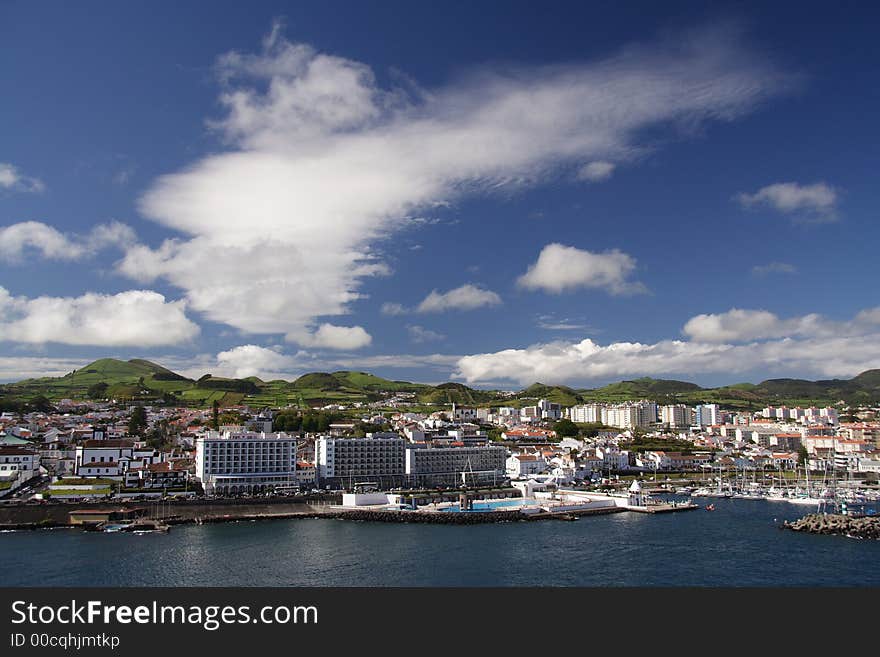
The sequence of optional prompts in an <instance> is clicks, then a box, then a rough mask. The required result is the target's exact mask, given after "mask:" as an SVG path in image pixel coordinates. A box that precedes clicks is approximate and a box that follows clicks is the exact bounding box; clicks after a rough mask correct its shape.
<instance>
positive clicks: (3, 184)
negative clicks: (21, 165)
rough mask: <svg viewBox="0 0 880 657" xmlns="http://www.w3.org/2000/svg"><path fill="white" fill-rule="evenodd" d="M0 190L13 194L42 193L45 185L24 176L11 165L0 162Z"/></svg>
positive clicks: (37, 179)
mask: <svg viewBox="0 0 880 657" xmlns="http://www.w3.org/2000/svg"><path fill="white" fill-rule="evenodd" d="M0 189H6V190H10V191H15V192H42V191H44V190H45V189H46V185H45V184H44V183H43V181H42V180H40V179H39V178H33V177H31V176H26V175H24V174H23V173H21V171H19V170H18V167H16V166H15V165H13V164H9V163H8V162H0Z"/></svg>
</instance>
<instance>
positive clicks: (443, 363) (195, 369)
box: [0, 344, 461, 380]
mask: <svg viewBox="0 0 880 657" xmlns="http://www.w3.org/2000/svg"><path fill="white" fill-rule="evenodd" d="M459 358H461V356H455V355H447V354H425V355H412V354H377V355H373V356H354V355H349V354H345V355H341V356H332V355H328V354H314V353H310V352H308V351H302V350H301V351H298V352H296V353H295V354H285V353H283V352H282V351H280V350H276V349H268V348H266V347H261V346H258V345H253V344H248V345H241V346H238V347H235V348H233V349H229V350H227V351H223V352H220V353H219V354H217V357H216V358H215V359H213V360H212V359H210V358H208V357H199V358H197V359H196V360H194V361H193V362H192V363H190V364H186V363H183V362H178V363H177V364H176V365H175V367H174V368H173V369H174V371H176V372H182V373H185V374H186V375H187V376H190V377H193V378H198V377H199V376H201V375H202V374H204V373H205V372H208V371H210V372H213V373H215V374H218V375H220V376H234V377H248V376H258V377H260V378H261V379H264V380H269V379H287V380H292V379H295V378H296V377H297V376H300V375H301V374H303V373H305V372H328V371H335V370H340V369H345V370H352V369H359V370H360V369H363V370H368V371H374V370H377V369H387V368H393V369H401V368H403V369H410V368H412V369H431V370H439V371H440V372H442V373H443V374H439V375H438V376H439V378H443V377H444V376H445V373H446V372H448V371H449V368H450V367H452V366H453V365H454V364H455V362H456V361H457V360H458V359H459ZM160 362H162V363H165V362H166V361H162V360H160ZM169 362H173V361H169ZM0 365H2V362H0ZM169 366H170V365H169Z"/></svg>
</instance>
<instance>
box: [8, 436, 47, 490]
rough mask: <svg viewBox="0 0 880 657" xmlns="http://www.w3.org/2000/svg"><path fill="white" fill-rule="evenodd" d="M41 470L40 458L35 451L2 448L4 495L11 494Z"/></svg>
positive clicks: (22, 448) (20, 448) (21, 448)
mask: <svg viewBox="0 0 880 657" xmlns="http://www.w3.org/2000/svg"><path fill="white" fill-rule="evenodd" d="M39 469H40V456H39V454H37V453H36V452H34V451H33V450H31V449H27V448H24V447H0V483H3V484H4V486H3V491H2V492H3V493H7V492H11V491H12V490H13V489H15V488H17V487H18V486H20V485H21V484H23V483H25V482H26V481H27V480H29V479H31V478H32V477H35V476H36V475H37V472H38V471H39ZM5 484H9V485H8V486H6V485H5Z"/></svg>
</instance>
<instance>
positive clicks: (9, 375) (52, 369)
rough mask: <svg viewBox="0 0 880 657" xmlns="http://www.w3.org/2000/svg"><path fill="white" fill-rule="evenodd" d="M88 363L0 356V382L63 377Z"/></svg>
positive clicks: (83, 361) (72, 360)
mask: <svg viewBox="0 0 880 657" xmlns="http://www.w3.org/2000/svg"><path fill="white" fill-rule="evenodd" d="M89 362H90V361H88V360H83V359H82V358H43V357H39V356H0V382H4V383H5V382H10V381H21V380H23V379H36V378H40V377H44V376H53V377H54V376H64V375H65V374H68V373H69V372H72V371H73V370H78V369H79V368H80V367H82V366H83V365H87V364H88V363H89Z"/></svg>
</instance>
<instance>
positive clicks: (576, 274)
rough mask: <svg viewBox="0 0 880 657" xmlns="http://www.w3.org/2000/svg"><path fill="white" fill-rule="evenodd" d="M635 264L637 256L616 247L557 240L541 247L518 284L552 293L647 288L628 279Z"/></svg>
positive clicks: (621, 291)
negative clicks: (599, 248)
mask: <svg viewBox="0 0 880 657" xmlns="http://www.w3.org/2000/svg"><path fill="white" fill-rule="evenodd" d="M635 268H636V261H635V259H634V258H633V257H632V256H630V255H628V254H626V253H623V252H622V251H619V250H617V249H614V250H612V251H605V252H604V253H593V252H591V251H584V250H582V249H578V248H575V247H573V246H565V245H563V244H556V243H554V244H548V245H547V246H545V247H544V248H543V249H542V250H541V253H540V254H539V255H538V260H537V261H536V262H535V263H534V264H532V265H530V266H529V268H528V271H526V273H525V274H523V275H522V276H520V277H519V279H518V280H517V285H519V286H520V287H524V288H526V289H529V290H544V291H546V292H551V293H553V294H561V293H562V292H567V291H571V290H575V289H578V288H582V287H588V288H601V289H603V290H605V291H606V292H608V293H609V294H615V295H618V294H639V293H643V292H646V291H647V290H646V288H645V286H644V285H642V284H641V283H639V282H637V281H631V280H629V278H630V276H631V274H632V273H633V271H634V270H635Z"/></svg>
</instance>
